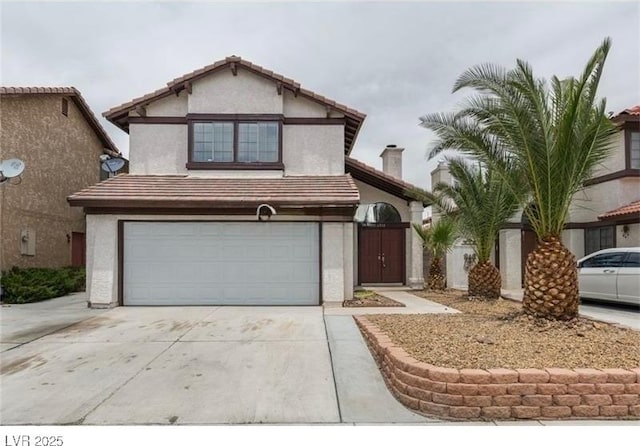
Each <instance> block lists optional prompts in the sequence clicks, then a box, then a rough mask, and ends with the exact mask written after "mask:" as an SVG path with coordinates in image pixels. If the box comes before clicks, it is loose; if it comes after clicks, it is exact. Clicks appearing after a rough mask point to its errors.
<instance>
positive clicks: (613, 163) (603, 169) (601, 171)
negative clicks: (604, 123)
mask: <svg viewBox="0 0 640 446" xmlns="http://www.w3.org/2000/svg"><path fill="white" fill-rule="evenodd" d="M612 145H613V148H612V152H611V155H610V156H609V157H608V158H607V159H606V160H605V161H604V162H603V163H602V164H601V165H599V166H597V167H596V169H595V170H594V172H593V174H592V175H591V177H592V178H595V177H599V176H602V175H607V174H610V173H613V172H618V171H619V170H624V168H625V151H624V131H619V132H618V133H616V135H615V136H614V137H613V141H612Z"/></svg>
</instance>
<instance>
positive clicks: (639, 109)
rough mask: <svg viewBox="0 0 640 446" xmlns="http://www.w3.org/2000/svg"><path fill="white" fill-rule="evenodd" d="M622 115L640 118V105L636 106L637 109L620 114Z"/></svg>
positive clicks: (630, 109) (626, 110)
mask: <svg viewBox="0 0 640 446" xmlns="http://www.w3.org/2000/svg"><path fill="white" fill-rule="evenodd" d="M620 114H621V115H622V114H625V115H632V116H640V105H636V106H635V107H631V108H627V109H625V110H623V111H622V112H620Z"/></svg>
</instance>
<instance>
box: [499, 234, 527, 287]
mask: <svg viewBox="0 0 640 446" xmlns="http://www.w3.org/2000/svg"><path fill="white" fill-rule="evenodd" d="M521 268H522V241H521V234H520V229H503V230H501V231H500V275H501V276H502V288H504V289H507V290H519V289H521V288H522V270H521Z"/></svg>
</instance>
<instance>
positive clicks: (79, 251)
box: [71, 232, 86, 266]
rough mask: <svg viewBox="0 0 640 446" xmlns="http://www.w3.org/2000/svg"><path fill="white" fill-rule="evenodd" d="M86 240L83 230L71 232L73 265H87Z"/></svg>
mask: <svg viewBox="0 0 640 446" xmlns="http://www.w3.org/2000/svg"><path fill="white" fill-rule="evenodd" d="M85 251H86V242H85V235H84V233H83V232H72V233H71V266H85V263H86V262H85V259H86V256H85Z"/></svg>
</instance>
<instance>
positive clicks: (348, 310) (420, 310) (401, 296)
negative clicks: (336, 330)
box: [324, 287, 459, 316]
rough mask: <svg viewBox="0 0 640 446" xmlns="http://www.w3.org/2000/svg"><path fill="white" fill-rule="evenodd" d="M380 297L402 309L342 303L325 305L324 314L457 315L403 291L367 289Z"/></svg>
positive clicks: (443, 306) (448, 308)
mask: <svg viewBox="0 0 640 446" xmlns="http://www.w3.org/2000/svg"><path fill="white" fill-rule="evenodd" d="M367 289H368V290H371V291H375V292H376V293H378V294H379V295H381V296H384V297H387V298H389V299H392V300H395V301H396V302H400V303H402V304H404V305H405V306H404V307H361V308H355V307H343V306H342V303H336V304H332V303H325V304H324V314H326V315H329V316H338V315H360V314H435V313H441V314H442V313H459V311H458V310H456V309H453V308H451V307H447V306H445V305H440V304H438V303H435V302H432V301H430V300H427V299H423V298H420V297H418V296H416V295H414V294H411V293H409V292H407V291H405V290H402V289H397V288H376V287H367Z"/></svg>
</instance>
